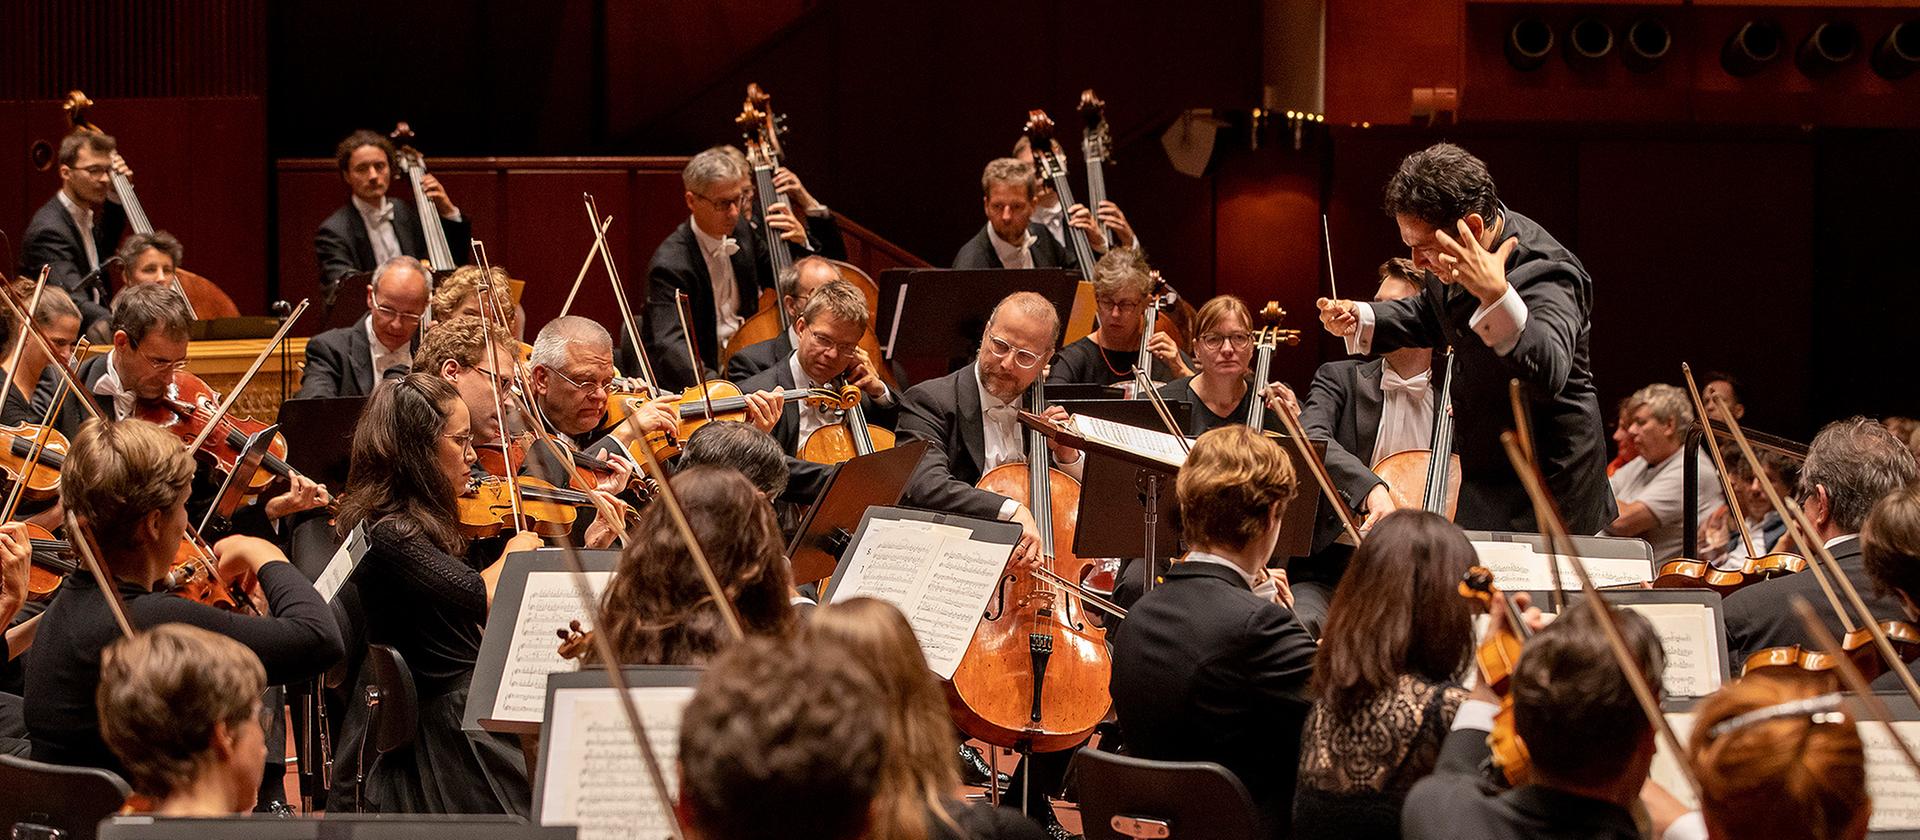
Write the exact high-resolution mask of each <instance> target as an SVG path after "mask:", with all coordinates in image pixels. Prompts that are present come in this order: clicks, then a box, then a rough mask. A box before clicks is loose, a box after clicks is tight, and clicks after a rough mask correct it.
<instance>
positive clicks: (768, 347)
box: [726, 330, 793, 383]
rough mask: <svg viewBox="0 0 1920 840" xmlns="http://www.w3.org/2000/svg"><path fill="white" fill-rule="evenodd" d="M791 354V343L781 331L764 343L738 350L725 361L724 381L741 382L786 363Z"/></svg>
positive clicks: (785, 332) (783, 331) (784, 331)
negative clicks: (725, 373) (725, 374)
mask: <svg viewBox="0 0 1920 840" xmlns="http://www.w3.org/2000/svg"><path fill="white" fill-rule="evenodd" d="M792 353H793V341H792V340H791V339H789V338H788V336H787V331H786V330H781V331H780V334H779V335H776V336H774V337H772V338H769V339H767V340H766V341H762V342H758V343H755V344H749V345H747V346H745V347H742V348H740V352H738V353H735V354H733V356H732V358H729V359H727V376H726V379H727V381H728V382H735V383H738V382H743V381H745V380H746V379H747V377H750V376H753V375H754V374H757V373H759V372H761V371H763V370H766V369H767V368H770V367H773V366H775V365H778V364H780V363H781V362H784V361H786V360H787V356H789V355H791V354H792Z"/></svg>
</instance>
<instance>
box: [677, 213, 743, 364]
mask: <svg viewBox="0 0 1920 840" xmlns="http://www.w3.org/2000/svg"><path fill="white" fill-rule="evenodd" d="M687 226H688V227H691V228H693V240H694V242H696V243H698V244H699V245H700V256H701V257H703V258H705V259H706V261H707V280H708V282H710V283H712V284H713V340H714V343H715V344H718V345H720V346H723V347H724V346H726V343H727V339H730V338H732V337H733V334H734V333H735V332H736V331H738V330H739V329H740V324H741V323H742V322H744V321H745V320H746V319H745V318H742V317H740V287H739V286H738V285H735V283H734V279H733V255H734V254H737V253H739V252H740V243H739V242H738V241H737V240H735V239H734V238H733V237H731V236H722V237H718V238H715V237H712V236H708V235H707V232H706V231H703V230H701V229H700V225H698V224H695V223H694V222H693V221H691V220H689V221H688V222H687Z"/></svg>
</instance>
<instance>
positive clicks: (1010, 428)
mask: <svg viewBox="0 0 1920 840" xmlns="http://www.w3.org/2000/svg"><path fill="white" fill-rule="evenodd" d="M973 382H974V387H976V388H978V389H980V425H981V429H982V431H983V432H984V433H985V434H983V435H981V440H982V441H983V442H984V443H985V445H986V446H985V448H986V452H985V455H986V459H987V462H986V463H984V464H981V465H980V472H981V474H982V475H984V474H986V473H988V472H991V471H992V470H993V468H994V467H999V466H1004V465H1006V464H1012V463H1016V462H1019V461H1025V460H1026V459H1027V443H1026V436H1025V431H1026V430H1025V428H1024V427H1022V426H1021V425H1020V409H1019V406H1015V405H1011V404H1008V403H1007V402H1005V401H1004V400H1001V399H1000V398H999V397H996V396H994V395H993V394H991V393H988V392H987V386H986V383H985V382H984V381H983V380H981V378H980V364H979V363H978V362H975V363H974V366H973ZM1053 465H1054V466H1056V467H1059V468H1060V471H1061V472H1064V473H1066V474H1067V475H1070V476H1073V479H1074V480H1075V481H1079V480H1080V476H1081V474H1082V473H1083V472H1084V471H1085V470H1086V468H1087V456H1086V453H1081V455H1080V457H1078V458H1075V459H1074V460H1073V462H1072V463H1064V462H1060V461H1055V462H1054V464H1053ZM1019 504H1020V503H1019V502H1016V501H1014V500H1012V499H1008V500H1007V501H1006V502H1005V503H1004V504H1002V505H1001V506H1000V518H1001V519H1003V520H1005V519H1012V518H1013V511H1014V509H1015V508H1017V507H1018V506H1019Z"/></svg>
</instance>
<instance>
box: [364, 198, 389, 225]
mask: <svg viewBox="0 0 1920 840" xmlns="http://www.w3.org/2000/svg"><path fill="white" fill-rule="evenodd" d="M368 221H369V222H370V223H372V224H379V223H381V222H391V221H393V203H392V202H383V203H382V204H381V205H380V209H378V210H375V211H373V215H371V216H369V217H368Z"/></svg>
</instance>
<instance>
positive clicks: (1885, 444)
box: [1725, 417, 1916, 662]
mask: <svg viewBox="0 0 1920 840" xmlns="http://www.w3.org/2000/svg"><path fill="white" fill-rule="evenodd" d="M1915 474H1916V469H1915V465H1914V460H1913V454H1912V453H1910V452H1908V451H1907V448H1906V446H1905V445H1904V444H1902V443H1901V442H1900V441H1898V440H1895V439H1894V436H1893V433H1892V432H1889V431H1887V429H1886V427H1885V426H1882V425H1880V424H1879V423H1876V422H1874V421H1872V420H1868V419H1866V418H1864V417H1853V418H1849V419H1846V420H1838V421H1835V422H1832V423H1828V424H1827V425H1826V427H1825V428H1823V429H1821V430H1820V433H1819V434H1817V435H1815V436H1814V438H1813V443H1812V444H1810V445H1808V447H1807V458H1806V461H1805V462H1803V463H1802V464H1801V465H1800V483H1799V486H1798V487H1797V488H1796V489H1795V493H1794V495H1795V496H1796V497H1797V498H1798V500H1799V503H1800V506H1801V507H1802V508H1805V510H1806V513H1807V518H1808V519H1810V520H1812V522H1813V527H1814V529H1815V530H1816V531H1817V532H1818V533H1817V534H1815V536H1816V537H1817V538H1818V539H1820V540H1821V541H1823V542H1824V543H1825V544H1826V547H1827V550H1828V552H1830V553H1831V554H1832V555H1833V559H1834V560H1835V561H1837V562H1839V564H1840V569H1841V570H1842V571H1844V572H1846V574H1847V579H1848V580H1850V581H1852V582H1853V586H1854V588H1855V589H1858V590H1859V591H1860V594H1861V596H1862V597H1864V598H1866V599H1867V607H1868V609H1869V610H1870V611H1871V612H1872V613H1873V620H1874V621H1876V622H1878V621H1903V620H1905V619H1906V617H1907V615H1906V612H1905V610H1903V609H1902V608H1901V605H1900V600H1899V599H1898V598H1897V597H1895V596H1894V595H1893V594H1891V593H1881V592H1879V591H1878V590H1876V589H1874V588H1873V587H1872V585H1871V584H1872V580H1870V579H1869V578H1868V576H1867V571H1866V566H1865V563H1864V562H1863V561H1862V559H1861V545H1860V539H1859V534H1860V526H1861V524H1862V523H1864V522H1865V521H1866V519H1867V514H1868V513H1870V512H1872V511H1873V506H1874V505H1875V504H1878V503H1879V501H1880V500H1881V499H1883V498H1886V497H1887V496H1890V495H1892V494H1894V493H1896V492H1898V491H1899V490H1900V489H1901V488H1904V487H1906V486H1908V485H1910V484H1912V483H1913V481H1914V477H1915ZM1795 596H1798V597H1801V598H1805V599H1806V600H1807V602H1808V603H1811V604H1816V605H1822V604H1825V603H1827V601H1826V598H1825V596H1824V595H1823V594H1822V593H1821V590H1820V581H1819V580H1817V579H1816V578H1815V576H1814V575H1812V574H1793V575H1786V576H1784V577H1777V578H1774V579H1772V580H1767V581H1761V582H1759V583H1756V584H1753V585H1751V586H1747V587H1745V588H1742V589H1741V590H1739V591H1738V592H1735V593H1733V594H1732V595H1729V596H1727V599H1726V602H1725V610H1726V612H1725V616H1726V623H1727V654H1728V655H1729V656H1730V657H1731V659H1732V661H1734V662H1745V661H1746V660H1747V657H1748V656H1751V655H1752V654H1753V653H1754V652H1755V651H1758V650H1760V649H1762V648H1770V647H1785V646H1787V645H1812V644H1813V639H1812V638H1810V637H1808V635H1807V631H1806V628H1805V627H1804V626H1802V625H1801V623H1800V619H1799V617H1798V616H1797V615H1795V614H1794V611H1793V609H1792V607H1791V606H1789V604H1790V603H1791V601H1792V599H1793V598H1794V597H1795ZM1816 611H1817V612H1819V613H1820V617H1821V619H1822V620H1823V621H1825V622H1826V624H1827V628H1828V630H1829V631H1831V632H1832V633H1833V634H1834V636H1835V637H1836V638H1837V637H1840V636H1843V635H1845V634H1844V633H1842V632H1841V631H1842V630H1843V629H1844V628H1843V627H1842V626H1841V624H1840V619H1839V618H1838V617H1837V616H1835V615H1833V614H1832V611H1831V610H1828V609H1824V608H1820V609H1817V610H1816Z"/></svg>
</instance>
